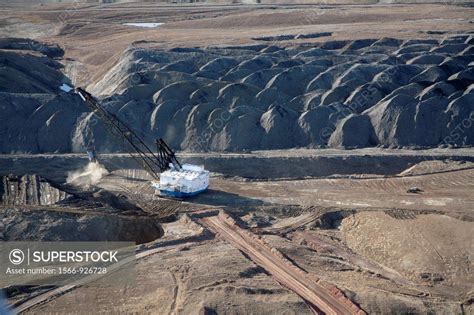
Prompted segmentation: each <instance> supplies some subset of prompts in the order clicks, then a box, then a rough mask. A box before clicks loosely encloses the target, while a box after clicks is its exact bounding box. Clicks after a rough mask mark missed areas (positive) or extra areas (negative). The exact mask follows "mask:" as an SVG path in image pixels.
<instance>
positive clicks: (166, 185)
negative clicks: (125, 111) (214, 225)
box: [76, 88, 209, 198]
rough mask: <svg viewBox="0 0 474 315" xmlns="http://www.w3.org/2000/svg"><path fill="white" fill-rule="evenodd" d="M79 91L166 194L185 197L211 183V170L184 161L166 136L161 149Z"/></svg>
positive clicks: (158, 145) (204, 188) (160, 142)
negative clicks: (149, 144)
mask: <svg viewBox="0 0 474 315" xmlns="http://www.w3.org/2000/svg"><path fill="white" fill-rule="evenodd" d="M76 93H77V94H79V96H80V97H81V98H82V100H83V101H84V102H85V103H86V104H87V106H88V107H89V108H90V109H91V110H92V111H93V112H94V114H95V115H97V117H99V119H100V120H101V121H102V122H103V123H104V125H105V127H106V129H107V130H108V131H109V133H110V134H112V135H113V136H115V137H116V138H117V140H118V141H120V142H121V143H122V144H123V145H124V147H125V148H126V149H127V153H128V154H129V155H130V156H131V157H132V158H133V159H135V160H136V161H137V162H138V163H139V164H140V165H141V166H143V168H144V169H145V170H146V171H147V172H148V174H150V175H151V176H152V177H153V180H152V181H151V185H152V186H153V187H154V188H155V189H157V190H159V192H160V195H163V196H166V197H175V198H184V197H190V196H194V195H197V194H199V193H201V192H203V191H205V190H206V189H207V188H208V186H209V171H207V170H205V169H204V167H202V166H198V165H192V164H181V163H180V162H179V161H178V159H177V158H176V155H175V153H174V152H173V150H172V149H171V148H170V147H169V146H168V145H167V144H166V142H165V141H164V140H163V139H161V138H160V139H157V140H156V149H157V152H156V153H155V152H153V151H152V150H151V149H150V148H149V147H148V146H147V145H146V144H145V142H144V141H143V140H142V139H141V138H140V137H139V136H138V135H137V133H136V132H134V131H133V130H132V129H131V128H130V127H129V126H127V125H126V124H125V123H124V122H123V121H122V120H120V119H119V118H118V117H117V116H115V115H114V114H113V113H111V112H109V111H108V110H106V109H105V108H104V107H102V106H101V105H100V104H99V102H98V101H97V100H96V99H95V98H94V97H93V96H92V95H91V94H90V93H88V92H87V91H85V90H84V89H82V88H76Z"/></svg>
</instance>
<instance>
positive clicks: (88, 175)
mask: <svg viewBox="0 0 474 315" xmlns="http://www.w3.org/2000/svg"><path fill="white" fill-rule="evenodd" d="M108 173H109V172H108V171H107V170H106V169H105V167H104V166H103V165H102V164H100V163H97V162H90V163H89V164H87V165H86V166H85V167H84V168H82V169H80V170H77V171H73V172H69V173H68V176H67V179H66V182H67V183H68V184H76V185H86V186H89V185H95V184H97V183H98V182H99V181H100V180H101V179H102V177H103V176H104V175H107V174H108Z"/></svg>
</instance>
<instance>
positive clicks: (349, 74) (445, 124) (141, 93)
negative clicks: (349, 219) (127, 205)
mask: <svg viewBox="0 0 474 315" xmlns="http://www.w3.org/2000/svg"><path fill="white" fill-rule="evenodd" d="M382 7H384V6H367V7H365V10H366V11H364V17H366V21H365V23H362V21H361V20H360V14H361V12H360V10H361V9H360V7H358V6H347V7H344V8H343V7H340V8H343V10H342V11H345V12H343V13H344V14H342V13H341V12H340V11H341V10H339V11H337V10H335V9H334V10H333V9H331V8H329V9H328V8H320V7H314V8H312V10H314V12H313V16H312V17H311V16H306V15H307V14H309V13H311V10H309V11H308V10H307V11H308V12H309V13H308V12H307V11H304V10H303V9H302V8H299V7H298V6H296V7H288V6H280V7H279V6H277V7H275V8H272V9H271V10H270V8H268V7H266V6H260V7H259V6H257V7H254V9H253V10H252V9H251V8H252V7H247V6H242V7H239V6H236V7H232V6H230V7H228V6H216V7H212V6H211V7H206V6H204V8H205V9H204V11H203V13H202V15H197V13H196V12H195V10H196V9H195V8H194V7H192V6H191V7H186V9H183V10H182V11H179V10H178V11H179V12H181V13H179V14H178V13H176V12H178V11H177V7H174V6H161V7H160V6H158V7H157V6H156V5H150V7H149V9H150V10H151V12H155V11H154V10H156V9H162V11H159V12H161V13H160V14H158V13H156V14H155V15H153V13H151V14H150V15H149V16H147V17H146V18H142V20H141V21H151V20H153V19H154V21H159V22H163V23H165V25H163V26H160V27H159V28H157V29H153V28H152V29H149V30H143V28H139V27H130V26H124V25H122V24H123V23H122V24H120V23H119V20H120V18H119V17H117V16H116V14H117V12H121V10H125V8H128V5H126V4H113V5H110V6H105V7H103V6H94V5H92V6H85V5H82V4H81V5H78V6H77V7H74V8H68V7H67V4H64V5H63V6H60V5H59V6H55V5H53V6H46V7H45V8H39V9H37V10H34V9H33V8H31V7H27V8H26V10H27V12H29V13H28V14H27V15H25V16H22V17H18V16H16V15H15V12H16V11H15V10H14V9H5V12H7V14H6V16H5V18H4V23H6V25H7V26H8V27H11V28H12V33H13V34H15V33H16V34H21V32H20V30H19V29H18V28H19V27H20V26H23V27H28V25H27V24H25V23H26V21H34V23H36V24H37V25H38V27H39V26H43V25H48V24H49V25H52V26H53V27H52V28H51V29H50V30H51V32H53V33H47V34H46V33H45V34H43V37H42V36H32V37H36V38H37V40H40V39H43V38H47V39H48V42H50V43H49V44H44V43H42V42H41V41H32V40H28V39H11V38H10V39H3V40H2V41H1V42H0V48H2V51H1V54H2V56H3V57H2V59H1V60H2V63H3V69H4V70H3V71H4V72H5V76H3V77H4V84H3V87H2V88H1V89H2V90H1V91H2V93H1V95H0V97H2V98H3V101H2V106H3V108H2V110H3V112H4V113H6V115H4V116H3V117H4V118H3V121H2V129H1V131H0V132H1V134H3V135H4V136H3V137H2V140H3V143H2V145H1V152H2V153H14V152H29V153H44V152H62V153H67V152H82V151H83V150H84V147H87V146H88V145H90V144H91V143H94V144H95V145H96V147H97V149H99V150H101V151H103V152H115V151H118V150H121V147H120V146H117V145H116V144H115V142H114V141H113V140H111V139H110V137H108V136H107V134H106V132H105V131H104V129H103V126H102V125H101V123H100V122H98V119H97V117H95V116H93V115H92V114H90V113H89V110H88V108H87V107H86V106H84V105H83V104H81V103H82V102H81V100H80V98H79V97H78V96H77V95H72V94H68V93H66V92H63V91H61V90H60V89H59V86H60V85H61V84H62V83H68V84H70V85H72V84H77V85H83V84H85V82H82V80H83V79H81V73H82V72H83V71H86V72H89V74H87V75H85V77H87V78H90V79H91V78H93V77H95V76H96V75H99V74H100V78H97V79H92V80H89V81H88V82H87V87H88V89H89V91H91V92H92V93H93V94H94V95H96V96H97V97H100V99H101V101H102V104H103V105H104V106H105V107H106V108H107V109H108V110H110V111H111V112H113V113H114V114H116V115H117V116H118V117H119V118H120V119H123V120H124V121H127V123H128V124H130V125H131V126H132V127H133V128H134V129H136V131H137V132H138V133H139V134H140V135H142V136H143V137H144V138H145V139H146V141H147V142H148V143H149V144H152V143H153V141H154V139H155V138H157V137H163V138H164V139H165V140H166V141H167V142H168V143H169V144H170V145H171V146H172V147H174V148H175V149H177V150H192V151H242V150H259V149H288V148H297V147H309V148H314V147H341V148H349V149H352V148H362V147H372V146H382V147H408V148H426V147H438V146H461V147H462V146H472V144H473V141H474V140H473V139H472V134H474V132H473V129H472V128H473V124H472V120H473V117H472V112H473V109H472V103H473V102H472V86H473V85H472V84H473V82H474V79H473V76H472V69H473V68H472V62H473V61H474V59H473V58H474V57H473V56H474V52H473V47H472V41H473V39H472V35H471V34H472V33H471V30H470V28H469V26H468V24H469V19H468V18H467V15H465V14H466V13H465V12H468V11H470V10H471V8H470V7H469V6H464V7H463V6H457V5H445V6H442V5H430V6H422V8H424V9H427V10H426V12H424V11H423V10H420V11H423V12H424V13H423V14H424V16H418V17H417V19H415V20H414V21H417V23H419V24H420V25H421V24H423V23H427V22H428V21H429V22H430V23H438V22H439V24H437V25H438V27H440V28H441V27H446V28H447V27H448V25H449V26H450V27H454V26H455V27H456V28H457V29H456V30H431V31H429V32H428V31H426V32H425V31H423V30H422V28H421V26H420V25H419V24H417V27H420V29H419V32H418V33H416V34H413V33H410V35H408V34H407V33H409V32H408V30H405V28H406V29H410V27H411V28H413V25H412V24H411V23H412V22H411V21H412V18H413V17H412V16H411V15H410V13H408V12H407V10H409V9H410V6H409V5H405V6H403V5H397V6H393V7H390V10H388V11H389V12H390V13H384V14H382V11H381V10H382ZM146 8H147V5H144V4H140V5H137V6H136V7H134V8H131V10H132V11H133V12H135V13H133V14H138V12H141V10H145V9H146ZM420 8H421V7H420ZM443 9H444V10H445V11H443V12H444V16H446V17H447V16H449V17H450V18H449V19H448V18H446V20H441V21H438V19H435V18H434V15H435V14H441V13H440V12H441V10H443ZM28 10H29V11H28ZM61 12H63V13H64V14H65V15H66V17H63V19H64V21H63V20H62V19H60V23H55V22H58V21H57V20H55V19H59V18H61V14H60V13H61ZM133 14H132V13H130V12H129V13H128V15H127V20H126V21H125V17H124V18H123V19H124V22H130V20H131V19H132V16H133ZM298 14H302V15H304V16H303V17H305V16H306V17H305V18H303V17H301V19H300V21H296V20H295V19H296V16H298ZM329 17H331V18H333V19H334V22H336V21H340V22H341V23H340V24H337V25H338V26H340V27H346V24H344V23H342V21H346V20H347V17H351V18H352V20H350V23H349V24H350V25H352V26H353V27H354V29H353V30H352V32H351V33H354V32H355V30H359V31H358V32H356V33H357V36H354V37H352V38H351V37H347V31H346V35H345V36H343V34H344V30H334V29H333V27H334V24H333V23H329V22H328V21H327V19H328V18H329ZM422 17H424V19H422ZM383 18H387V20H388V21H385V20H384V27H386V23H388V24H390V23H391V24H392V25H395V24H396V23H398V24H397V25H398V26H399V28H400V29H399V30H398V32H397V33H394V32H393V30H386V29H384V28H382V29H381V30H378V31H377V32H375V30H372V32H368V31H367V28H368V27H372V29H374V28H378V27H379V26H378V25H377V26H375V25H376V24H375V23H376V21H378V20H382V19H383ZM18 19H20V22H18V23H17V24H15V23H13V21H16V20H18ZM83 19H86V21H87V22H84V20H83ZM450 19H451V20H450ZM453 20H456V23H454V22H453ZM235 21H238V24H235ZM265 21H266V22H267V23H268V24H269V25H271V26H272V31H271V32H273V33H274V32H275V31H276V30H279V32H280V35H272V34H268V35H262V33H264V32H263V30H262V29H260V28H262V27H263V25H264V24H265ZM346 22H347V21H346ZM104 23H109V24H104ZM252 23H257V24H255V25H254V26H255V29H258V30H260V33H259V34H260V35H257V34H254V33H253V32H248V33H247V32H246V33H245V35H244V34H241V33H239V32H238V31H237V30H239V29H241V30H247V29H248V27H249V26H251V25H252ZM325 23H326V24H325ZM466 23H467V24H466ZM301 24H302V25H301ZM322 24H323V25H328V27H327V29H325V30H324V31H321V30H320V25H322ZM101 26H103V27H104V29H106V30H107V31H106V32H107V33H102V35H103V36H101V38H107V40H108V41H109V42H111V43H113V44H111V45H119V44H120V45H121V46H120V47H122V48H121V49H119V52H115V53H114V56H116V57H114V58H112V57H111V55H110V54H108V52H106V51H103V50H104V49H110V46H109V45H108V44H107V45H103V44H98V43H94V40H95V38H96V37H95V36H93V34H95V33H96V32H98V31H99V28H100V27H101ZM300 26H301V27H300ZM5 29H6V28H5ZM190 29H194V30H201V31H202V32H201V33H199V35H200V36H198V35H197V34H195V35H194V36H197V38H199V39H200V40H201V44H200V45H198V44H197V43H196V44H191V43H192V41H190V42H188V43H187V45H182V46H180V45H178V42H179V41H178V40H176V41H173V40H171V38H163V36H165V35H166V34H168V35H169V34H172V33H174V32H184V31H185V30H186V32H191V31H190ZM217 29H219V32H216V30H217ZM209 30H214V33H213V35H212V36H217V34H216V33H219V34H220V33H222V35H224V34H225V32H227V31H228V32H230V31H233V34H234V35H233V36H234V37H238V38H239V42H238V45H236V44H235V42H234V41H233V40H231V38H232V37H229V38H227V40H226V41H225V42H224V43H221V44H220V45H216V44H215V43H213V41H212V38H210V37H209V36H210V35H209V34H207V32H208V31H209ZM310 30H312V31H310ZM123 34H130V35H131V34H134V35H135V37H134V41H131V40H130V39H128V38H126V37H122V36H121V35H123ZM364 34H365V35H364ZM401 34H403V36H401ZM119 35H120V36H121V37H120V39H119V38H118V37H117V36H119ZM140 38H141V40H138V39H140ZM73 42H74V44H75V45H76V46H75V47H70V46H69V45H71V44H72V43H73ZM159 42H164V43H166V44H164V45H162V44H159ZM84 43H89V45H90V46H89V48H87V49H86V48H84V49H85V51H87V50H91V49H92V50H93V51H94V52H93V53H94V55H92V56H90V57H88V58H86V59H84V56H83V55H81V56H75V55H73V54H74V52H75V51H76V50H77V49H78V47H80V46H81V45H83V44H84ZM58 44H59V45H60V46H61V47H58V46H57V45H58ZM171 44H172V46H171V47H173V48H169V47H170V45H171ZM91 47H92V48H91ZM82 52H84V50H82ZM99 52H103V53H104V54H108V55H109V57H110V58H109V59H107V60H101V58H99V56H96V54H97V53H99ZM98 64H101V65H102V67H101V69H96V70H92V69H91V67H93V66H94V65H98ZM106 65H109V67H106ZM26 69H30V70H26ZM92 71H94V72H92ZM64 73H65V74H66V76H65V75H64ZM8 82H15V84H13V85H12V84H7V83H8ZM11 105H14V106H11ZM6 117H9V118H6ZM11 117H15V119H14V120H13V119H10V118H11Z"/></svg>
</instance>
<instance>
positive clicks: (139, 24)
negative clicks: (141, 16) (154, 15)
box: [123, 23, 164, 28]
mask: <svg viewBox="0 0 474 315" xmlns="http://www.w3.org/2000/svg"><path fill="white" fill-rule="evenodd" d="M163 24H164V23H123V25H126V26H135V27H146V28H156V27H159V26H161V25H163Z"/></svg>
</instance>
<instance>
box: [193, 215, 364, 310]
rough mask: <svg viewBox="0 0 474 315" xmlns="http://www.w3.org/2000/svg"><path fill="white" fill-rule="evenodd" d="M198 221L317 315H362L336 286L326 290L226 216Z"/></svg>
mask: <svg viewBox="0 0 474 315" xmlns="http://www.w3.org/2000/svg"><path fill="white" fill-rule="evenodd" d="M201 222H202V223H203V224H204V225H205V226H206V227H207V228H208V229H210V230H211V231H212V232H214V233H216V234H217V235H219V236H220V237H222V238H223V239H224V240H226V241H228V242H229V243H231V244H232V245H233V246H235V247H236V248H238V249H239V250H241V251H243V252H244V253H245V254H247V255H248V256H249V257H250V258H251V259H252V260H253V261H254V262H255V263H257V264H258V265H259V266H261V267H263V268H264V269H265V270H266V271H268V272H269V273H270V274H271V275H272V276H273V278H274V279H275V280H276V281H277V282H278V283H280V284H281V285H283V286H285V287H287V288H289V289H291V290H292V291H293V292H295V293H296V294H298V295H299V296H301V297H302V298H303V299H304V300H305V301H306V302H307V303H308V304H309V306H310V307H311V309H312V310H313V311H314V312H315V313H317V314H321V313H323V314H365V312H364V311H362V310H361V309H360V308H358V307H357V306H356V305H355V304H353V303H352V302H351V301H350V300H348V299H347V298H346V297H345V296H344V294H343V293H342V292H341V291H339V290H338V289H337V288H336V287H332V288H327V287H325V286H322V285H321V284H320V283H318V282H316V281H314V280H313V279H311V278H312V277H310V276H309V275H308V274H306V273H305V272H304V271H303V270H301V269H299V268H297V267H296V266H294V265H293V264H292V263H291V262H290V261H289V260H287V259H286V258H285V257H284V256H283V255H282V254H281V253H280V252H278V251H277V250H276V249H273V248H270V246H268V245H267V244H266V243H264V242H263V241H262V240H261V239H259V238H257V236H256V235H254V234H251V233H250V232H249V231H245V230H243V229H241V228H239V227H238V226H237V224H236V223H235V222H234V221H233V219H232V218H230V217H229V216H228V215H226V214H225V213H223V212H221V213H219V215H217V216H211V217H205V218H203V219H201Z"/></svg>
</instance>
